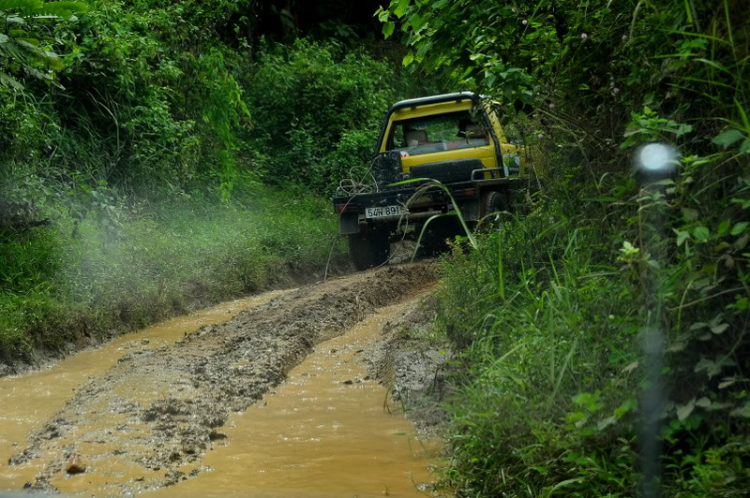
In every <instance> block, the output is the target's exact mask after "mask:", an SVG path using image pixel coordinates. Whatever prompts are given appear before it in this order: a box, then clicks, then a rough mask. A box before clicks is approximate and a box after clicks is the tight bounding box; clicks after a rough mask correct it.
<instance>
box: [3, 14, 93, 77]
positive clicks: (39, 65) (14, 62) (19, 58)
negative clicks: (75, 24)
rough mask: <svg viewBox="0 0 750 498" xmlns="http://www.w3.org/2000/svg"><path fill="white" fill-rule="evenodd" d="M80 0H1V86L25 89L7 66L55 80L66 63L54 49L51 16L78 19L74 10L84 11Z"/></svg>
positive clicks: (12, 69) (33, 75) (53, 17)
mask: <svg viewBox="0 0 750 498" xmlns="http://www.w3.org/2000/svg"><path fill="white" fill-rule="evenodd" d="M85 11H86V5H85V4H83V3H79V2H42V1H41V0H3V1H1V2H0V22H2V24H3V27H2V28H0V29H2V30H1V31H0V86H2V87H11V88H13V89H14V90H22V89H23V85H22V84H21V83H20V82H19V81H18V80H17V79H16V78H14V77H13V76H11V75H9V74H7V73H6V72H5V71H4V70H5V69H6V68H10V69H11V71H18V70H22V71H23V72H25V73H26V74H28V75H30V76H32V77H35V78H38V79H40V80H45V81H47V82H49V83H55V77H54V74H53V73H52V72H51V71H49V70H57V71H59V70H60V69H62V68H63V67H64V65H63V64H62V62H60V59H59V57H58V55H57V54H56V53H55V52H53V51H52V49H51V45H52V44H54V43H55V40H54V38H53V37H51V36H50V33H49V30H48V29H45V28H46V26H45V22H44V21H43V20H48V19H67V20H75V14H78V13H81V12H85Z"/></svg>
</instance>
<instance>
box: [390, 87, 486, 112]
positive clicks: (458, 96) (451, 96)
mask: <svg viewBox="0 0 750 498" xmlns="http://www.w3.org/2000/svg"><path fill="white" fill-rule="evenodd" d="M476 98H478V96H477V95H476V94H475V93H474V92H457V93H444V94H442V95H432V96H431V97H420V98H418V99H408V100H402V101H401V102H396V103H395V104H393V106H391V108H390V110H389V111H388V114H389V115H390V114H393V113H394V112H396V111H398V110H401V109H408V108H410V107H419V106H421V105H429V104H443V103H445V102H460V101H461V100H474V99H476Z"/></svg>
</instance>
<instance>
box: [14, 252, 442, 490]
mask: <svg viewBox="0 0 750 498" xmlns="http://www.w3.org/2000/svg"><path fill="white" fill-rule="evenodd" d="M434 279H435V275H434V271H433V268H432V266H431V265H430V264H429V263H427V262H424V263H418V264H412V265H403V266H391V267H385V268H382V269H379V270H374V271H370V272H366V273H359V274H355V275H351V276H348V277H342V278H337V279H333V280H329V281H327V282H325V283H322V284H317V285H310V286H307V287H303V288H300V289H299V290H297V291H295V292H293V293H290V294H288V295H285V296H283V297H280V298H277V299H275V300H273V301H271V302H270V303H268V304H266V305H263V306H259V307H255V308H250V309H247V310H245V311H243V312H241V313H239V314H238V315H237V316H236V317H235V318H234V319H232V320H230V321H228V322H225V323H222V324H219V325H209V326H205V327H202V328H200V329H198V330H197V331H195V332H194V333H192V334H189V335H187V336H186V337H185V338H184V339H182V340H180V341H178V342H177V343H175V344H173V345H171V346H168V347H164V348H162V349H157V350H150V351H142V352H135V353H130V354H128V355H126V356H124V357H123V358H121V359H120V360H119V362H118V364H117V365H116V366H115V367H113V368H112V369H111V370H110V371H108V372H107V373H106V374H104V375H101V376H99V377H96V378H94V379H92V380H91V382H90V383H89V384H87V385H86V386H83V387H82V388H80V389H78V391H77V392H76V393H75V394H74V395H73V396H72V398H71V399H70V401H69V402H68V404H67V405H66V406H65V407H64V408H63V409H62V410H61V411H59V412H58V413H57V414H56V415H55V416H53V417H52V418H51V419H50V420H49V421H48V422H47V423H46V424H45V426H44V427H42V428H41V429H40V430H38V431H37V432H35V433H33V434H31V435H30V436H29V437H28V441H29V446H28V447H27V448H26V449H24V450H23V451H22V452H20V453H18V454H17V455H15V456H14V457H12V458H11V460H10V462H9V463H10V464H11V465H23V464H34V465H35V466H39V467H40V469H41V470H40V472H39V473H38V474H37V476H36V477H35V479H34V480H33V481H32V482H29V483H27V485H26V487H27V488H30V489H35V490H47V491H52V490H57V489H60V490H62V491H65V492H67V493H76V492H84V491H85V492H87V494H91V493H95V494H97V495H123V494H124V495H129V494H134V493H137V492H139V491H142V490H146V489H154V488H158V487H162V486H167V485H170V484H174V483H176V482H178V481H179V480H184V479H187V478H188V477H191V476H196V475H198V474H199V473H201V472H202V471H204V470H206V468H205V467H204V466H202V464H201V462H202V459H203V456H204V455H205V453H206V452H207V451H210V450H211V449H212V447H213V445H214V444H215V442H216V441H218V440H221V439H223V438H224V437H225V436H224V434H222V433H221V432H220V430H219V429H220V428H221V427H222V426H223V425H224V423H225V421H226V420H227V418H228V416H229V414H230V413H231V412H240V411H244V410H245V409H246V408H247V407H248V406H249V405H250V404H252V403H254V402H255V401H257V400H259V399H260V398H262V396H263V394H265V393H266V392H268V391H269V390H270V389H271V388H273V387H274V386H276V385H278V384H279V383H281V382H282V381H283V380H284V378H285V375H286V372H288V371H289V370H290V369H291V368H292V367H293V366H295V365H297V364H298V363H299V362H300V361H302V359H303V358H304V357H305V356H307V354H308V353H310V352H311V351H312V349H313V347H314V345H315V344H317V343H319V342H321V341H324V340H326V339H330V338H332V337H335V336H338V335H341V334H343V333H344V332H346V330H347V329H348V328H350V327H351V326H352V325H354V324H355V323H357V322H359V321H361V320H362V319H364V317H366V316H367V315H368V314H371V313H373V312H374V311H375V310H376V309H377V308H379V307H382V306H386V305H389V304H393V303H396V302H399V301H401V300H402V299H404V298H405V297H407V295H408V294H409V293H410V292H414V291H415V290H418V289H421V288H423V287H424V286H425V285H427V284H429V283H431V282H432V281H434ZM77 455H80V457H81V458H80V459H81V461H82V462H83V463H84V464H85V465H87V469H86V472H85V474H84V475H83V476H78V477H74V478H72V479H71V478H69V476H68V473H67V471H66V470H67V467H68V465H69V463H70V461H71V460H72V459H73V458H75V457H76V456H77ZM73 470H75V469H73Z"/></svg>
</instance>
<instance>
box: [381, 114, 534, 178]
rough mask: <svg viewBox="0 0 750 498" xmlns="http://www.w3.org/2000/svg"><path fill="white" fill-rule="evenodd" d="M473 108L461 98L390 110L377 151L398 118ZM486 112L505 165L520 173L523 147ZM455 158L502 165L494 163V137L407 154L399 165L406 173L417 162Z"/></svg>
mask: <svg viewBox="0 0 750 498" xmlns="http://www.w3.org/2000/svg"><path fill="white" fill-rule="evenodd" d="M472 108H473V102H472V101H471V100H462V101H459V102H446V103H439V104H427V105H420V106H417V107H412V108H408V109H400V110H397V111H395V112H393V114H391V116H390V118H389V120H388V124H387V127H386V130H385V134H384V135H383V141H382V143H380V145H379V148H378V150H379V151H380V152H386V147H387V145H388V137H390V136H391V130H392V129H393V126H394V123H395V122H397V121H403V120H406V119H414V118H422V117H426V116H433V115H437V114H446V113H451V112H460V111H469V110H471V109H472ZM485 112H486V113H487V115H488V116H489V119H490V124H491V125H492V129H493V131H494V134H495V137H497V139H498V142H499V143H500V149H501V152H502V156H503V161H504V162H505V163H506V165H508V166H511V165H516V166H518V167H519V170H520V171H519V174H521V175H523V174H524V169H525V168H524V166H525V163H526V161H525V157H524V154H523V147H519V146H516V145H513V144H511V143H508V140H507V138H506V137H505V133H503V128H502V126H501V124H500V120H499V119H498V118H497V116H496V115H495V113H494V112H492V111H491V110H489V109H487V108H486V107H485ZM455 159H479V160H480V161H481V162H482V165H484V167H485V168H498V167H502V165H500V164H497V153H496V149H495V141H494V140H490V143H489V145H487V146H481V147H473V148H466V149H458V150H447V151H439V152H432V153H427V154H419V155H411V156H406V157H403V158H402V159H401V164H402V166H403V170H404V172H409V171H410V170H411V169H412V168H413V167H414V166H419V165H420V164H427V163H433V162H438V161H449V160H455Z"/></svg>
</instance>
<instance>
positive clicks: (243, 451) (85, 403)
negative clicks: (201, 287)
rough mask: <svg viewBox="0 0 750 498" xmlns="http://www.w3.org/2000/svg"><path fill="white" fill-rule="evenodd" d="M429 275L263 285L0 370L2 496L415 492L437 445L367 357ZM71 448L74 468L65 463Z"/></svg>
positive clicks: (416, 270) (415, 272)
mask: <svg viewBox="0 0 750 498" xmlns="http://www.w3.org/2000/svg"><path fill="white" fill-rule="evenodd" d="M431 278H432V277H431V276H430V274H429V271H428V269H426V268H425V267H424V265H423V266H406V267H401V268H391V269H383V270H380V271H374V272H366V273H361V274H357V275H352V276H350V277H345V278H343V279H341V280H340V281H335V282H329V283H327V284H320V285H316V286H311V287H306V288H303V289H300V290H299V291H286V293H284V292H277V293H270V294H264V295H261V296H257V297H254V298H250V299H249V300H242V301H236V302H232V303H227V304H224V305H221V306H218V307H216V308H212V309H209V310H204V311H202V312H199V313H196V314H194V315H191V316H188V317H182V318H178V319H175V320H171V321H169V322H165V323H163V324H161V325H158V326H155V327H151V328H149V329H146V330H143V331H141V332H138V333H134V334H129V335H127V336H123V337H122V338H120V339H118V340H116V341H113V342H112V343H110V344H108V345H106V346H104V347H102V348H99V349H98V350H95V351H88V352H83V353H80V354H78V355H76V356H74V357H71V358H68V359H66V360H63V361H61V362H59V363H58V364H57V365H55V366H54V367H52V368H50V369H47V370H43V371H38V372H34V373H31V374H27V375H23V376H17V377H10V378H4V379H0V491H2V490H18V489H20V488H21V487H23V486H24V484H25V483H27V482H33V483H34V484H35V487H36V486H37V485H40V484H41V485H42V486H43V487H42V488H37V489H50V490H54V489H57V490H59V491H61V492H62V493H63V494H65V495H70V496H83V495H85V496H121V495H123V494H127V495H130V496H132V495H133V494H141V493H144V492H145V494H146V496H149V495H160V494H164V495H177V496H360V497H363V496H413V495H418V494H420V491H419V489H420V488H424V485H425V483H429V482H430V481H431V478H430V473H429V470H428V466H429V464H430V461H431V460H432V459H433V458H434V457H435V456H436V455H437V452H438V450H439V443H437V442H425V441H420V440H419V438H417V437H416V436H415V430H414V427H413V425H412V424H411V423H410V422H409V421H407V420H406V419H405V418H404V416H403V413H401V410H400V407H399V406H398V405H395V404H394V403H393V402H392V401H390V400H389V398H388V395H387V391H386V389H385V388H383V387H382V386H381V385H379V384H378V382H377V381H376V380H374V379H371V378H370V377H369V376H368V372H367V362H366V361H365V358H364V356H365V355H366V353H365V351H366V350H367V349H368V346H371V345H372V344H374V343H376V342H377V341H378V340H379V339H381V340H382V334H381V332H382V328H383V325H384V324H385V323H386V322H388V321H389V320H393V319H394V318H396V317H398V316H400V314H403V311H404V309H405V307H406V306H409V305H410V304H411V305H413V304H414V303H413V301H414V299H416V298H414V299H411V300H408V301H406V302H405V301H404V300H403V297H401V298H399V297H398V296H403V295H404V294H410V293H413V292H415V291H418V290H421V289H420V286H423V287H422V289H424V285H425V283H429V281H430V279H431ZM284 294H285V295H284ZM412 295H413V294H412ZM372 296H378V297H377V298H373V297H372ZM276 297H278V299H274V298H276ZM389 300H390V302H388V301H389ZM394 301H400V302H401V304H396V305H392V304H391V303H393V302H394ZM378 302H380V304H376V303H378ZM386 304H391V305H390V306H387V307H379V306H384V305H386ZM243 309H245V311H242V310H243ZM356 317H358V318H356ZM227 320H230V321H227ZM359 320H362V321H359ZM357 321H359V323H358V324H356V325H354V326H353V327H352V324H354V323H356V322H357ZM222 322H224V323H222ZM218 323H222V324H221V325H211V324H218ZM205 325H210V326H209V327H203V326H205ZM201 327H202V328H201ZM349 327H352V328H349ZM196 329H197V332H195V333H194V334H193V333H192V332H193V331H195V330H196ZM347 329H349V330H348V331H347V332H346V334H345V335H342V336H339V337H336V338H333V339H329V338H331V337H334V336H336V335H338V334H340V333H341V332H343V331H344V330H347ZM336 330H338V333H337V332H336ZM186 333H188V334H191V335H188V336H187V337H185V338H184V339H183V337H184V336H185V335H186ZM312 338H317V340H312ZM325 339H329V340H325ZM311 341H312V342H311ZM318 341H324V342H318ZM316 342H317V344H316V345H315V346H314V349H313V352H312V353H310V354H309V355H307V357H306V358H304V355H306V354H307V353H309V352H310V349H311V348H312V344H313V343H316ZM306 344H307V346H306ZM305 348H307V349H306V350H305ZM300 354H301V355H302V356H299V359H297V360H295V355H300ZM302 358H304V359H302ZM299 360H302V361H301V363H298V362H299ZM287 363H289V366H290V367H292V365H297V366H296V367H293V368H291V370H288V369H286V370H284V367H283V365H284V364H287ZM265 372H269V373H268V374H266V373H265ZM284 374H285V376H286V377H285V379H286V380H285V381H284V382H282V383H281V384H280V385H277V386H276V387H275V388H273V389H272V390H271V391H270V392H268V388H269V387H272V386H274V385H276V384H278V382H279V381H282V380H284ZM274 379H276V380H274ZM243 386H249V387H248V388H247V389H248V390H247V392H245V388H244V387H243ZM263 386H267V387H266V388H265V389H264V388H263ZM254 393H259V394H258V397H255V398H254V399H258V398H260V396H261V395H263V393H265V395H263V397H262V399H260V401H258V402H257V403H254V404H253V403H252V401H253V396H254ZM175 396H176V397H179V399H177V398H175ZM191 400H193V401H191ZM248 400H249V401H248ZM248 404H249V406H248ZM222 410H224V411H223V412H222ZM227 411H228V412H229V414H228V418H226V417H225V416H224V415H222V413H225V412H227ZM207 416H209V418H210V420H209V419H207V418H206V417H207ZM204 419H205V420H204ZM214 419H215V421H214ZM211 427H216V428H215V429H211ZM209 432H210V440H211V441H209ZM201 441H203V442H201ZM25 448H26V449H25ZM201 448H202V449H201ZM21 452H22V453H21ZM71 455H82V456H83V461H84V462H85V463H87V464H88V470H86V472H85V473H82V474H77V475H69V474H67V473H66V472H65V471H64V469H65V466H66V465H67V464H66V463H65V462H69V461H70V458H71ZM10 457H12V458H13V460H14V462H13V463H14V465H6V462H8V459H9V458H10ZM61 465H62V468H61V467H60V466H61ZM35 476H36V477H35ZM161 486H167V487H164V488H161ZM155 488H159V489H156V491H149V489H151V490H154V489H155Z"/></svg>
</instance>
